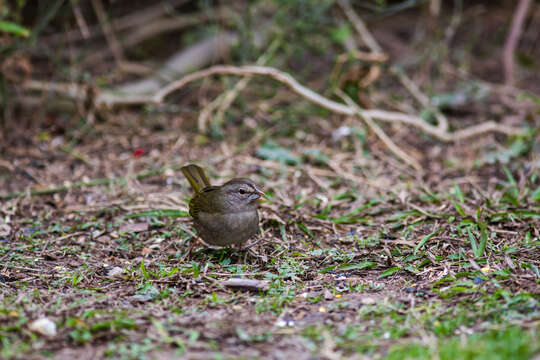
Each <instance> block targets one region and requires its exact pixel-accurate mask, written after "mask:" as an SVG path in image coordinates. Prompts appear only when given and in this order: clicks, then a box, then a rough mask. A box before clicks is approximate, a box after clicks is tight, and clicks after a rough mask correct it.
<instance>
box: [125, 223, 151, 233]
mask: <svg viewBox="0 0 540 360" xmlns="http://www.w3.org/2000/svg"><path fill="white" fill-rule="evenodd" d="M147 230H148V223H133V224H125V225H122V226H121V227H120V229H119V230H118V232H119V233H126V232H134V233H138V232H143V231H147Z"/></svg>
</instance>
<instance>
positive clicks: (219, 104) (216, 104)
mask: <svg viewBox="0 0 540 360" xmlns="http://www.w3.org/2000/svg"><path fill="white" fill-rule="evenodd" d="M280 44H281V40H280V39H276V40H274V41H273V42H272V43H271V44H270V46H269V47H268V49H267V50H266V52H265V53H264V54H263V55H261V56H260V57H259V58H258V59H257V62H256V64H257V65H264V64H266V62H267V61H268V59H269V58H270V57H272V56H273V55H274V53H275V52H276V50H277V49H278V47H279V46H280ZM250 80H251V76H246V77H245V78H243V79H241V80H240V81H238V82H237V83H236V84H235V86H234V87H233V88H232V89H230V90H229V91H227V92H225V93H224V94H221V95H220V96H218V97H217V98H216V99H214V100H213V101H212V102H211V103H209V104H208V105H207V106H206V107H205V108H204V109H203V110H202V111H201V113H200V115H199V122H198V124H199V130H200V131H206V124H207V122H208V118H209V117H210V116H211V113H212V112H213V111H214V110H215V109H216V108H217V113H216V121H217V123H222V122H223V117H224V115H225V111H227V109H228V108H229V107H230V106H231V104H232V103H233V101H234V100H235V99H236V97H237V96H238V94H239V93H240V91H242V90H244V89H245V87H246V86H247V85H248V84H249V82H250Z"/></svg>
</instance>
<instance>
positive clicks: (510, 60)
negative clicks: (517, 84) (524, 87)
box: [503, 0, 532, 85]
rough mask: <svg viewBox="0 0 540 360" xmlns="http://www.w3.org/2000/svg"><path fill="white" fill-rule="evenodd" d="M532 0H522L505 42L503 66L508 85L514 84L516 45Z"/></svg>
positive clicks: (505, 80)
mask: <svg viewBox="0 0 540 360" xmlns="http://www.w3.org/2000/svg"><path fill="white" fill-rule="evenodd" d="M531 3H532V0H520V1H519V3H518V5H517V8H516V11H515V13H514V18H513V19H512V27H511V28H510V34H508V38H507V39H506V42H505V44H504V50H503V67H504V82H505V83H506V84H508V85H514V81H515V79H514V56H515V51H516V47H517V45H518V42H519V38H520V36H521V31H522V29H523V23H524V22H525V18H526V16H527V12H528V10H529V8H530V7H531Z"/></svg>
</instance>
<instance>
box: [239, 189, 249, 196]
mask: <svg viewBox="0 0 540 360" xmlns="http://www.w3.org/2000/svg"><path fill="white" fill-rule="evenodd" d="M238 192H239V193H240V194H242V195H244V194H246V193H247V191H246V189H240V190H238Z"/></svg>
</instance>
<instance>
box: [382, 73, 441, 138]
mask: <svg viewBox="0 0 540 360" xmlns="http://www.w3.org/2000/svg"><path fill="white" fill-rule="evenodd" d="M390 71H391V72H392V73H393V74H394V75H396V76H397V77H398V79H399V81H401V83H402V84H403V86H405V88H406V89H407V90H409V92H410V93H411V95H412V96H413V97H414V98H415V99H416V100H417V101H418V102H419V103H420V105H422V106H423V107H424V108H429V109H433V111H434V112H435V118H436V119H437V127H438V128H439V129H440V130H441V131H447V130H448V120H447V119H446V116H444V114H443V113H442V112H441V111H440V110H439V108H437V107H436V106H433V105H431V104H430V102H429V98H428V97H427V96H426V95H425V94H424V93H423V92H422V91H421V90H420V88H419V87H418V86H417V85H416V84H415V83H414V82H413V81H412V80H411V78H410V77H409V76H407V74H406V73H405V72H404V71H401V70H398V69H396V68H391V69H390Z"/></svg>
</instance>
